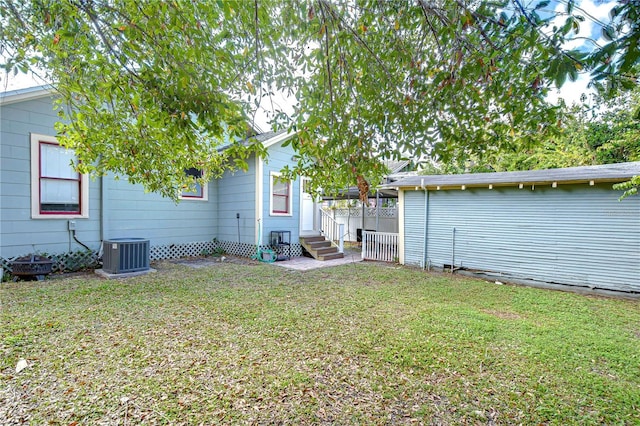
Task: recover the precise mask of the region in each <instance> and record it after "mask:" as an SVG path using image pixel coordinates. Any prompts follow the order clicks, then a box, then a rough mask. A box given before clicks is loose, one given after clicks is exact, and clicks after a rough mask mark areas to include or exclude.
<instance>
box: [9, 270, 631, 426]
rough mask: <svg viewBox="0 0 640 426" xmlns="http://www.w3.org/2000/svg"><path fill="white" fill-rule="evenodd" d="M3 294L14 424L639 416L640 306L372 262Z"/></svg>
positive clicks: (615, 419)
mask: <svg viewBox="0 0 640 426" xmlns="http://www.w3.org/2000/svg"><path fill="white" fill-rule="evenodd" d="M0 301H1V308H2V311H1V324H0V351H1V352H0V353H1V361H0V424H13V423H16V424H20V423H21V422H24V423H27V424H38V425H40V424H60V425H70V424H74V425H75V424H120V425H123V424H215V423H242V424H244V423H249V424H252V423H262V424H264V423H278V424H318V423H320V424H329V423H332V424H416V423H417V424H421V423H424V424H563V425H564V424H640V303H639V302H638V301H630V300H621V299H612V298H604V297H590V296H582V295H577V294H572V293H563V292H556V291H548V290H540V289H533V288H525V287H517V286H501V285H496V284H492V283H487V282H483V281H479V280H473V279H467V278H461V277H457V276H453V277H452V276H450V275H446V274H427V273H425V272H423V271H420V270H417V269H410V268H402V267H395V266H392V265H379V264H372V263H360V264H353V265H344V266H340V267H335V268H328V269H320V270H315V271H308V272H294V271H290V270H286V269H283V268H280V267H277V266H274V265H265V264H251V265H238V264H231V263H227V264H219V265H217V266H212V267H210V268H203V269H192V268H188V267H186V266H181V265H176V264H172V263H162V264H160V265H158V272H157V273H154V274H150V275H147V276H143V277H137V278H132V279H127V280H114V281H107V280H103V279H99V278H97V277H93V276H82V277H75V278H64V279H53V280H48V281H45V282H26V283H25V282H23V283H3V284H1V286H0ZM21 358H24V359H26V360H27V361H28V363H29V367H28V368H26V369H25V370H23V371H21V372H20V373H16V364H17V362H18V360H19V359H21ZM75 422H77V423H75Z"/></svg>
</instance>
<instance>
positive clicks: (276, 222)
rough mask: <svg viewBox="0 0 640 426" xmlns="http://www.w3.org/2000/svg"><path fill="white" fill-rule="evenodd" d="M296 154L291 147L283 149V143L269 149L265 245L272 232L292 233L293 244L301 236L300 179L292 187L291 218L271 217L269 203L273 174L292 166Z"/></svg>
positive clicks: (264, 180) (265, 207)
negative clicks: (292, 159)
mask: <svg viewBox="0 0 640 426" xmlns="http://www.w3.org/2000/svg"><path fill="white" fill-rule="evenodd" d="M294 154H295V152H294V150H293V148H292V147H291V145H289V146H286V147H283V146H282V142H281V143H278V144H275V145H273V146H271V147H270V148H269V158H268V162H266V163H265V165H264V168H263V182H264V185H263V200H264V205H263V210H262V217H263V218H264V223H263V232H262V235H263V238H262V241H263V244H267V243H268V241H269V233H270V232H271V231H291V242H292V243H297V242H298V237H299V234H300V215H299V214H300V179H296V180H295V181H293V182H292V185H291V197H292V204H291V209H292V214H291V216H277V215H271V205H270V203H269V200H270V195H271V172H280V170H282V169H283V168H284V167H285V166H287V165H291V157H292V156H293V155H294Z"/></svg>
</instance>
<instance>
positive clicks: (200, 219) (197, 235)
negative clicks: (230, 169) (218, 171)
mask: <svg viewBox="0 0 640 426" xmlns="http://www.w3.org/2000/svg"><path fill="white" fill-rule="evenodd" d="M104 182H105V185H106V193H105V196H106V197H105V207H106V209H105V212H104V214H105V230H104V232H105V238H106V239H109V238H147V239H149V244H150V245H151V246H157V245H165V244H180V243H189V242H196V241H211V240H212V239H213V238H214V237H215V236H216V235H215V231H216V215H217V211H216V204H215V201H214V200H215V199H216V194H215V184H214V183H213V182H209V187H208V191H209V196H208V200H207V201H203V200H181V201H180V202H179V203H177V204H176V203H175V202H174V201H173V200H170V199H168V198H164V197H162V196H160V195H158V194H155V193H145V192H144V188H143V187H142V185H132V184H130V183H129V182H127V180H126V178H125V179H120V180H114V179H113V178H111V177H107V178H105V180H104Z"/></svg>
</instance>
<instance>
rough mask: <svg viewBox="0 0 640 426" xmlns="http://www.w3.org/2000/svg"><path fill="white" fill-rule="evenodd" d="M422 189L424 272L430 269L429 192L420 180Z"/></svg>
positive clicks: (422, 180)
mask: <svg viewBox="0 0 640 426" xmlns="http://www.w3.org/2000/svg"><path fill="white" fill-rule="evenodd" d="M420 188H422V190H423V191H424V244H423V246H422V254H423V256H422V269H423V270H424V269H425V268H427V270H429V267H428V266H427V259H428V258H427V238H428V235H427V232H428V230H429V191H427V188H425V187H424V179H420Z"/></svg>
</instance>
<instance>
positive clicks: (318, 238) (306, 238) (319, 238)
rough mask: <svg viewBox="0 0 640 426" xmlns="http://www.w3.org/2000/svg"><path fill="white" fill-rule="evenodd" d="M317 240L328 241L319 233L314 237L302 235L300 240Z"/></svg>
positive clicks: (307, 241) (309, 241) (306, 241)
mask: <svg viewBox="0 0 640 426" xmlns="http://www.w3.org/2000/svg"><path fill="white" fill-rule="evenodd" d="M317 241H326V240H325V238H324V237H323V236H322V235H317V236H313V237H300V242H305V243H313V242H317Z"/></svg>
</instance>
